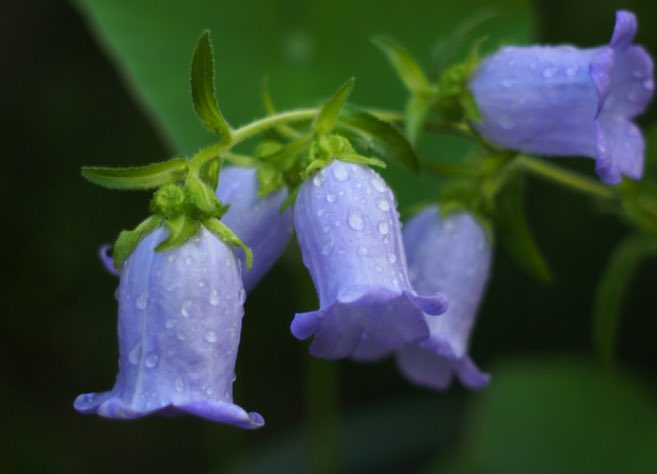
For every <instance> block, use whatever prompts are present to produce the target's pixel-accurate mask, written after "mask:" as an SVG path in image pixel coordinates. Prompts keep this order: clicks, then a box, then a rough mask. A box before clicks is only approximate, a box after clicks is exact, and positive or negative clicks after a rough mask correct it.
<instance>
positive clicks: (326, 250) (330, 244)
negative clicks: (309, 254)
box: [322, 241, 333, 257]
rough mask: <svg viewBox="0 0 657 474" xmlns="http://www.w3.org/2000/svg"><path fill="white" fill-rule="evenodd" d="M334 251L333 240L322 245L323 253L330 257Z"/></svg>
mask: <svg viewBox="0 0 657 474" xmlns="http://www.w3.org/2000/svg"><path fill="white" fill-rule="evenodd" d="M332 252H333V241H331V242H328V243H327V244H325V245H324V246H323V247H322V255H324V256H325V257H328V256H329V255H331V253H332Z"/></svg>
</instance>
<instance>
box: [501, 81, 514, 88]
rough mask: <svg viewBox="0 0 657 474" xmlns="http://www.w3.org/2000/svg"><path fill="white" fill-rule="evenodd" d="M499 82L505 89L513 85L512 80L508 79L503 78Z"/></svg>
mask: <svg viewBox="0 0 657 474" xmlns="http://www.w3.org/2000/svg"><path fill="white" fill-rule="evenodd" d="M500 84H502V87H504V88H505V89H509V88H511V86H512V85H513V81H511V80H509V79H504V80H503V81H502V82H501V83H500Z"/></svg>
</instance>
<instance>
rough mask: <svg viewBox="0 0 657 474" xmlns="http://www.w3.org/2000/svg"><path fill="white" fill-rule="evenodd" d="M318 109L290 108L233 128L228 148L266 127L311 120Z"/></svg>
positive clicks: (262, 130)
mask: <svg viewBox="0 0 657 474" xmlns="http://www.w3.org/2000/svg"><path fill="white" fill-rule="evenodd" d="M317 112H319V109H317V108H311V109H298V110H290V111H287V112H280V113H278V114H275V115H269V116H267V117H264V118H261V119H260V120H256V121H255V122H251V123H249V124H247V125H244V126H243V127H240V128H238V129H237V130H233V133H232V140H231V142H230V146H229V148H232V147H233V146H235V145H237V144H238V143H240V142H243V141H244V140H247V139H249V138H251V137H252V136H254V135H257V134H258V133H260V132H264V131H265V130H267V129H270V128H272V127H275V126H277V125H284V124H287V123H294V122H303V121H304V120H312V119H313V118H315V115H317Z"/></svg>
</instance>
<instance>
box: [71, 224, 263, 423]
mask: <svg viewBox="0 0 657 474" xmlns="http://www.w3.org/2000/svg"><path fill="white" fill-rule="evenodd" d="M165 236H166V232H165V231H164V230H163V229H157V230H156V231H154V232H153V233H151V234H150V235H148V236H147V237H146V238H144V239H143V240H142V241H141V243H140V244H139V245H138V246H137V248H136V249H135V251H134V252H133V253H132V254H131V255H130V257H128V259H127V260H126V261H125V263H124V265H123V267H122V271H121V280H120V284H119V289H118V295H117V297H118V300H119V325H118V333H119V375H118V377H117V379H116V384H115V385H114V388H113V389H112V390H111V391H109V392H102V393H88V394H83V395H80V396H79V397H78V398H77V399H76V400H75V404H74V405H75V409H76V410H78V411H80V412H82V413H97V414H99V415H101V416H104V417H107V418H115V419H130V418H139V417H142V416H146V415H149V414H152V413H162V414H176V413H189V414H193V415H197V416H200V417H203V418H206V419H208V420H212V421H216V422H220V423H228V424H232V425H236V426H239V427H242V428H249V429H252V428H259V427H260V426H262V425H263V424H264V421H263V419H262V417H261V416H260V415H259V414H258V413H254V412H251V413H247V412H246V411H244V409H242V408H241V407H239V406H238V405H235V404H234V403H233V395H232V393H233V381H234V379H235V372H234V369H235V359H236V357H237V348H238V345H239V339H240V329H241V325H242V316H243V314H244V309H243V303H244V298H245V296H244V295H245V293H244V289H243V286H242V280H241V278H240V271H239V267H238V263H237V259H236V258H235V255H234V254H233V252H232V250H231V249H230V248H229V247H228V246H227V245H226V244H224V243H223V242H221V241H220V240H218V239H217V238H216V237H215V236H214V235H213V234H211V233H210V232H209V231H207V230H206V229H205V228H202V229H201V231H199V234H198V235H197V236H196V237H194V238H192V239H191V240H189V241H188V242H187V243H185V244H184V245H182V246H180V247H178V248H175V249H173V250H170V251H168V252H164V253H158V252H155V251H154V249H155V247H156V246H157V245H158V244H159V243H160V242H161V241H162V240H164V238H165Z"/></svg>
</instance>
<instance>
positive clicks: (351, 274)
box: [291, 160, 447, 359]
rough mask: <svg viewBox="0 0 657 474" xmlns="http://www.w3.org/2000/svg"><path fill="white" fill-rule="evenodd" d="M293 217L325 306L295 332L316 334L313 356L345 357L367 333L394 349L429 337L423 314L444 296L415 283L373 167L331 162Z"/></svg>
mask: <svg viewBox="0 0 657 474" xmlns="http://www.w3.org/2000/svg"><path fill="white" fill-rule="evenodd" d="M294 223H295V227H296V232H297V239H298V241H299V246H300V247H301V252H302V255H303V261H304V263H305V265H306V267H307V268H308V270H309V272H310V275H311V277H312V280H313V282H314V284H315V288H316V289H317V293H318V295H319V304H320V308H319V309H318V310H316V311H312V312H308V313H300V314H297V315H296V316H295V318H294V321H293V322H292V326H291V330H292V333H293V334H294V336H295V337H297V338H298V339H306V338H308V337H310V336H311V335H314V339H313V342H312V344H311V346H310V352H311V353H312V354H313V355H315V356H318V357H324V358H327V359H337V358H341V357H347V356H349V355H351V354H352V353H353V351H354V350H355V349H356V347H357V346H358V343H359V341H360V340H361V338H362V337H364V338H367V339H369V340H372V341H373V342H374V343H376V344H378V345H380V346H382V347H385V348H387V349H396V348H399V347H401V346H402V345H404V344H407V343H411V342H416V341H419V340H422V339H426V338H427V337H428V336H429V328H428V326H427V323H426V321H425V318H424V314H425V313H426V314H429V315H438V314H441V313H443V312H444V311H445V309H446V307H447V304H446V299H445V297H444V296H443V295H442V294H440V293H434V294H428V295H426V296H419V295H418V294H417V293H415V291H413V289H412V288H411V284H410V281H409V279H408V272H407V268H406V255H405V253H404V247H403V242H402V237H401V230H400V224H399V215H398V214H397V209H396V203H395V201H394V199H393V196H392V192H391V191H390V189H389V188H388V186H386V184H385V182H384V181H383V180H382V179H381V177H380V176H379V175H378V174H377V173H376V172H375V171H373V170H372V169H370V168H368V167H366V166H363V165H359V164H354V163H344V162H342V161H339V160H335V161H333V162H332V163H331V164H330V165H328V166H327V167H325V168H324V169H322V170H321V171H320V172H318V173H317V174H316V175H315V176H314V177H313V178H312V179H309V180H308V181H306V182H305V183H304V185H303V186H302V187H301V191H300V192H299V195H298V197H297V200H296V205H295V209H294Z"/></svg>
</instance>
